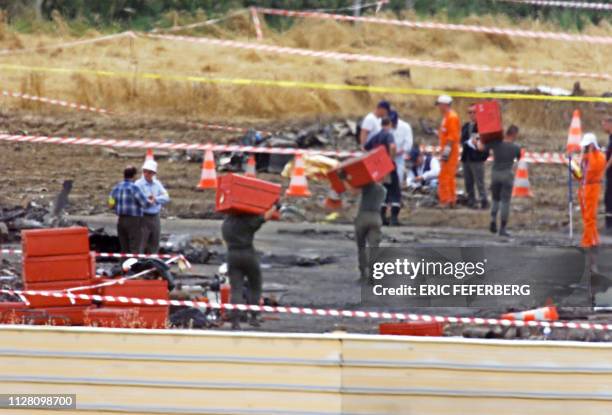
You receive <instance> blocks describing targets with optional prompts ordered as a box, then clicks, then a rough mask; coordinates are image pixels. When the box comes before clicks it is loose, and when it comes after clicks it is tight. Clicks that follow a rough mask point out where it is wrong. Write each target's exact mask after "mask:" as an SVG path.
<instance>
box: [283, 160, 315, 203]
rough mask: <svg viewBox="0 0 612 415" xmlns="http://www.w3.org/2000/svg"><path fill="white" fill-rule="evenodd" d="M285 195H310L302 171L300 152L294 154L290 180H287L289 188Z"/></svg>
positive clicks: (302, 161) (302, 162)
mask: <svg viewBox="0 0 612 415" xmlns="http://www.w3.org/2000/svg"><path fill="white" fill-rule="evenodd" d="M285 195H287V196H293V197H309V196H310V195H311V193H310V190H308V181H307V180H306V174H305V172H304V160H302V155H301V154H296V155H295V165H294V166H293V171H292V172H291V182H289V188H288V189H287V192H286V193H285Z"/></svg>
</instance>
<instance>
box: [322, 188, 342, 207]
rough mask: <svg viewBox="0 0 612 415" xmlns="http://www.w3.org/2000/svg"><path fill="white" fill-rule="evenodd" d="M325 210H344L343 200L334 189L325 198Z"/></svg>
mask: <svg viewBox="0 0 612 415" xmlns="http://www.w3.org/2000/svg"><path fill="white" fill-rule="evenodd" d="M325 208H326V209H328V210H340V209H342V198H341V197H340V195H339V194H338V193H336V192H335V191H334V190H333V189H330V190H329V192H328V193H327V197H326V198H325Z"/></svg>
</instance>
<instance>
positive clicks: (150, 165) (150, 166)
mask: <svg viewBox="0 0 612 415" xmlns="http://www.w3.org/2000/svg"><path fill="white" fill-rule="evenodd" d="M142 169H143V170H149V171H152V172H154V173H157V162H155V160H145V162H144V164H143V165H142Z"/></svg>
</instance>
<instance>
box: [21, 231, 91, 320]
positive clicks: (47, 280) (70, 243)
mask: <svg viewBox="0 0 612 415" xmlns="http://www.w3.org/2000/svg"><path fill="white" fill-rule="evenodd" d="M21 238H22V246H23V281H24V285H25V288H26V290H36V291H62V290H65V289H67V288H74V287H83V286H89V285H92V284H94V281H93V278H94V277H95V269H96V260H95V256H94V255H93V253H91V252H90V251H89V232H88V230H87V228H84V227H73V228H57V229H41V230H27V231H23V232H22V234H21ZM76 294H89V295H91V294H93V292H92V290H80V291H77V292H76ZM26 298H27V300H28V301H29V303H30V304H29V307H30V308H31V309H35V310H37V311H40V312H42V314H41V315H43V316H46V317H45V318H41V319H42V320H44V321H37V322H38V323H40V324H55V325H82V324H83V322H84V313H85V310H86V309H88V308H89V307H91V305H92V301H91V299H88V300H84V299H74V300H71V299H69V298H66V297H62V298H58V297H45V296H40V295H26Z"/></svg>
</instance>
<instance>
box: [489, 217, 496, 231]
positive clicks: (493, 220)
mask: <svg viewBox="0 0 612 415" xmlns="http://www.w3.org/2000/svg"><path fill="white" fill-rule="evenodd" d="M489 230H490V231H491V233H497V220H496V219H492V220H491V224H490V225H489Z"/></svg>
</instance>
